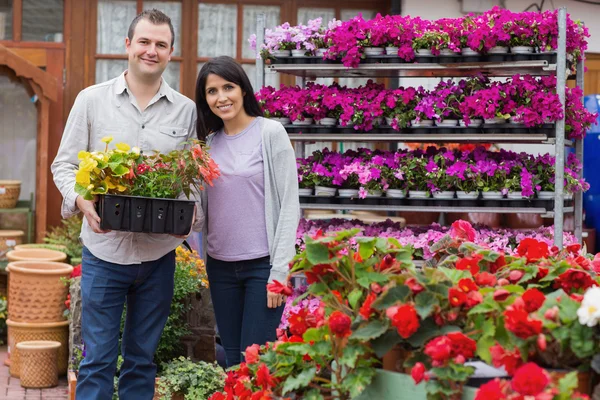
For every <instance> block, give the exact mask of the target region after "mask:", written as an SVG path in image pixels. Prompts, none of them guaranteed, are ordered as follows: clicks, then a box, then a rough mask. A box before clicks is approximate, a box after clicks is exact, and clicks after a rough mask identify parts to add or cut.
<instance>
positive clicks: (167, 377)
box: [157, 357, 226, 400]
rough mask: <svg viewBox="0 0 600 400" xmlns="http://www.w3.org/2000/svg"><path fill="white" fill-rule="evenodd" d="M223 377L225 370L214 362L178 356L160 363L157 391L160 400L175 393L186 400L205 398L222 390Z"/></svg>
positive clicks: (164, 399)
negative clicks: (197, 360) (160, 371)
mask: <svg viewBox="0 0 600 400" xmlns="http://www.w3.org/2000/svg"><path fill="white" fill-rule="evenodd" d="M225 378H226V374H225V371H223V369H222V368H221V367H220V366H219V365H217V364H216V363H215V364H210V363H206V362H204V361H200V362H197V363H195V362H193V361H191V360H190V359H189V358H185V357H179V358H176V359H174V360H172V361H170V362H168V363H166V364H164V365H162V373H161V374H160V379H159V383H158V388H157V389H158V391H157V393H158V395H159V396H160V397H159V398H160V399H161V400H170V399H171V396H172V395H173V394H175V393H179V394H183V395H184V398H185V399H186V400H206V399H208V398H209V397H210V396H211V395H212V394H213V393H215V392H218V391H221V390H223V388H224V387H225Z"/></svg>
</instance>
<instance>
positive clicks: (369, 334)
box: [350, 320, 390, 341]
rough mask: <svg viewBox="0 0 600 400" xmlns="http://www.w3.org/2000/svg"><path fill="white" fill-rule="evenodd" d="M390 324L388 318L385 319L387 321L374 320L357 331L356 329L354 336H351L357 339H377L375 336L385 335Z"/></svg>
mask: <svg viewBox="0 0 600 400" xmlns="http://www.w3.org/2000/svg"><path fill="white" fill-rule="evenodd" d="M389 326H390V325H389V322H388V320H385V321H379V320H374V321H371V322H369V323H368V324H366V325H364V326H362V327H360V328H358V329H357V330H356V331H354V332H353V333H352V336H350V338H352V339H356V340H362V341H368V340H371V339H375V338H378V337H379V336H381V335H383V334H384V333H385V331H387V330H388V328H389Z"/></svg>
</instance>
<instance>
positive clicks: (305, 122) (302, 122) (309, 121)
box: [292, 118, 313, 126]
mask: <svg viewBox="0 0 600 400" xmlns="http://www.w3.org/2000/svg"><path fill="white" fill-rule="evenodd" d="M312 124H313V119H312V118H304V119H303V120H299V119H297V120H295V121H292V125H297V126H308V125H312Z"/></svg>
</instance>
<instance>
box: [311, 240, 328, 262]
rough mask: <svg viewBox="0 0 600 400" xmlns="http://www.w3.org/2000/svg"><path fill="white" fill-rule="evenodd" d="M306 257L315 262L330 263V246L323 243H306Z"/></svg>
mask: <svg viewBox="0 0 600 400" xmlns="http://www.w3.org/2000/svg"><path fill="white" fill-rule="evenodd" d="M305 251H306V258H308V261H310V262H311V263H313V264H329V262H330V259H329V248H328V247H327V246H326V245H324V244H323V243H318V242H311V243H306V250H305Z"/></svg>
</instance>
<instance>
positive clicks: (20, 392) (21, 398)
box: [0, 346, 69, 400]
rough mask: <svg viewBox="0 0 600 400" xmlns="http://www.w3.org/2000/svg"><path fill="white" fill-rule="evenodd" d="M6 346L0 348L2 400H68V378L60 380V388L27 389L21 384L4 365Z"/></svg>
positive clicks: (0, 397)
mask: <svg viewBox="0 0 600 400" xmlns="http://www.w3.org/2000/svg"><path fill="white" fill-rule="evenodd" d="M6 355H7V353H6V346H0V400H67V399H68V398H69V390H68V386H67V378H65V377H62V378H60V379H59V380H58V386H57V387H55V388H50V389H25V388H23V387H21V382H20V381H19V379H17V378H13V377H11V376H10V375H9V373H8V367H7V366H5V365H4V360H5V359H6Z"/></svg>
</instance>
